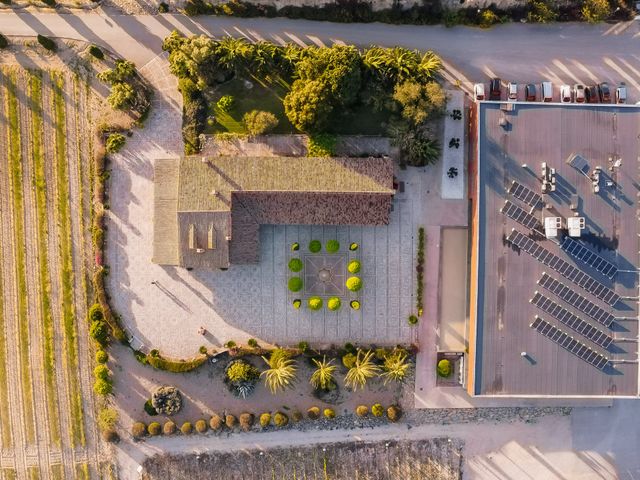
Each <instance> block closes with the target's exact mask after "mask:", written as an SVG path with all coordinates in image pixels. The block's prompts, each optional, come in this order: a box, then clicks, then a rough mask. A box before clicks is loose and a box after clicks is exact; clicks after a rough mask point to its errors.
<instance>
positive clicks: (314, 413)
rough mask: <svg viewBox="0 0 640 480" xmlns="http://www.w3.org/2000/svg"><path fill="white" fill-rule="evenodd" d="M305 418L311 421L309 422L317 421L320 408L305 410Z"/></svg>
mask: <svg viewBox="0 0 640 480" xmlns="http://www.w3.org/2000/svg"><path fill="white" fill-rule="evenodd" d="M307 416H308V417H309V418H310V419H311V420H317V419H318V418H320V408H318V407H311V408H309V409H308V410H307Z"/></svg>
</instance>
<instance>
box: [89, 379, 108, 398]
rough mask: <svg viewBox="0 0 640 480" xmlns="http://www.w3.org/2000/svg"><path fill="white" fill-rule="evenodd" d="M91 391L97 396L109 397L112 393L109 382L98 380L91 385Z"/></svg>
mask: <svg viewBox="0 0 640 480" xmlns="http://www.w3.org/2000/svg"><path fill="white" fill-rule="evenodd" d="M93 391H94V392H96V393H97V394H98V395H109V394H111V392H113V385H112V383H111V381H110V380H103V379H101V378H99V379H97V380H96V381H95V383H94V384H93Z"/></svg>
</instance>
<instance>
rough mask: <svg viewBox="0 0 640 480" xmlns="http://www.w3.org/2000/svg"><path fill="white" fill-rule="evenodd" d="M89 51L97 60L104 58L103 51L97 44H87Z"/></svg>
mask: <svg viewBox="0 0 640 480" xmlns="http://www.w3.org/2000/svg"><path fill="white" fill-rule="evenodd" d="M89 53H90V54H91V55H92V56H93V57H95V58H97V59H98V60H102V59H103V58H104V52H103V51H102V50H101V49H100V47H98V46H97V45H89Z"/></svg>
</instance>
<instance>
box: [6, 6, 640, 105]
mask: <svg viewBox="0 0 640 480" xmlns="http://www.w3.org/2000/svg"><path fill="white" fill-rule="evenodd" d="M174 29H178V30H180V31H182V32H184V33H206V34H209V35H213V36H224V35H233V36H244V37H246V38H248V39H250V40H258V39H266V40H271V41H275V42H296V43H299V44H305V45H313V44H318V45H321V44H325V45H328V44H331V43H335V42H345V43H353V44H356V45H359V46H367V45H371V44H378V45H384V46H394V45H402V46H405V47H408V48H417V49H421V50H427V49H431V50H434V51H436V52H437V53H438V54H440V55H441V56H442V57H443V59H444V60H445V62H446V66H447V69H448V71H449V72H451V73H452V74H453V76H455V77H456V78H458V79H460V80H461V81H462V82H463V83H464V82H467V83H466V85H467V86H468V85H470V84H471V83H473V82H476V81H481V80H487V79H488V78H489V77H490V76H493V75H498V76H500V77H502V78H503V80H505V81H508V80H514V81H518V82H520V83H525V82H539V81H541V80H544V79H548V80H551V81H553V82H554V83H556V84H560V83H569V84H573V83H576V82H579V83H595V82H598V81H602V80H607V81H609V82H610V83H612V84H615V83H618V82H620V81H624V82H626V83H627V85H628V87H629V94H630V100H632V101H636V99H638V98H639V97H640V26H639V22H634V21H631V22H626V23H619V24H613V25H610V24H601V25H595V26H594V25H587V24H582V23H570V24H554V25H533V24H532V25H528V24H525V25H522V24H506V25H499V26H496V27H494V28H491V29H489V30H482V29H478V28H469V27H455V28H445V27H442V26H431V27H425V26H412V25H386V24H378V23H375V24H373V23H372V24H359V25H357V26H356V25H354V24H335V23H328V22H311V21H305V20H288V19H282V18H274V19H264V18H263V19H242V18H230V17H214V16H203V17H186V16H183V15H153V16H152V15H138V16H135V15H133V16H127V15H111V14H109V13H107V12H104V11H99V12H95V13H77V14H73V15H72V14H51V13H29V12H21V13H2V14H0V32H2V33H3V34H5V35H7V34H8V35H34V34H36V33H42V34H45V35H51V36H56V37H66V38H73V39H82V40H88V41H91V42H94V43H96V44H99V45H103V46H106V47H108V48H109V49H111V50H112V51H114V52H116V53H118V54H120V55H122V56H123V57H126V58H129V59H131V60H133V61H134V62H135V63H136V64H137V65H138V66H142V65H144V64H146V63H147V62H148V61H150V60H151V59H152V58H153V57H154V56H155V55H157V54H158V53H160V52H161V43H162V39H163V38H164V37H165V36H166V35H167V34H168V33H169V32H171V30H174Z"/></svg>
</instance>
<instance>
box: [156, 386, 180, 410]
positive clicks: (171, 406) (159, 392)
mask: <svg viewBox="0 0 640 480" xmlns="http://www.w3.org/2000/svg"><path fill="white" fill-rule="evenodd" d="M151 405H153V408H155V409H156V411H157V412H158V413H162V414H164V415H175V414H176V413H178V412H179V411H180V409H181V408H182V394H181V393H180V390H178V389H177V388H176V387H170V386H168V385H163V386H161V387H159V388H158V389H156V391H155V392H153V394H152V395H151Z"/></svg>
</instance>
